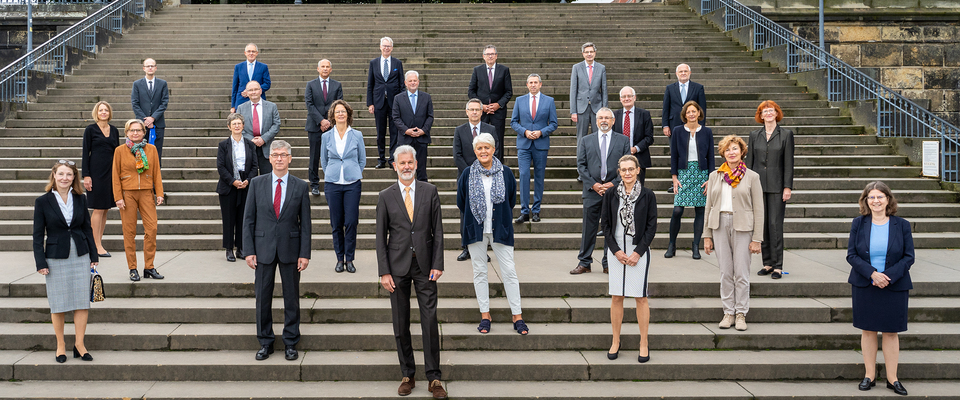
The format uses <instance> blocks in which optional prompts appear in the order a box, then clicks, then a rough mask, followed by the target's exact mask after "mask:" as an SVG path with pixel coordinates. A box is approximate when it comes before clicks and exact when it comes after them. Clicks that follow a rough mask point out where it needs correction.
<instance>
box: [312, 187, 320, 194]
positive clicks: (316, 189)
mask: <svg viewBox="0 0 960 400" xmlns="http://www.w3.org/2000/svg"><path fill="white" fill-rule="evenodd" d="M310 194H312V195H314V196H319V195H320V188H313V189H310Z"/></svg>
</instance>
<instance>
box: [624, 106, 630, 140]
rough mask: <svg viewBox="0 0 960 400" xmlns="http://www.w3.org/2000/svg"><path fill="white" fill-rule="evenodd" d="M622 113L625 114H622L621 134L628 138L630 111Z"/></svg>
mask: <svg viewBox="0 0 960 400" xmlns="http://www.w3.org/2000/svg"><path fill="white" fill-rule="evenodd" d="M624 114H626V115H624V116H623V135H624V136H626V137H627V138H628V139H629V138H630V111H627V112H626V113H624Z"/></svg>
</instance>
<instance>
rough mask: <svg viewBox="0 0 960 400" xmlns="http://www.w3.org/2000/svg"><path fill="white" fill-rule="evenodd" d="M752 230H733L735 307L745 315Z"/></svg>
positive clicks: (748, 307) (748, 294) (748, 295)
mask: <svg viewBox="0 0 960 400" xmlns="http://www.w3.org/2000/svg"><path fill="white" fill-rule="evenodd" d="M752 236H753V231H750V232H738V231H734V232H733V279H734V283H735V285H736V286H735V293H734V298H735V299H736V304H735V306H734V307H735V309H736V311H737V312H738V313H741V314H743V315H747V312H749V311H750V258H751V257H750V242H751V241H752V239H751V238H752Z"/></svg>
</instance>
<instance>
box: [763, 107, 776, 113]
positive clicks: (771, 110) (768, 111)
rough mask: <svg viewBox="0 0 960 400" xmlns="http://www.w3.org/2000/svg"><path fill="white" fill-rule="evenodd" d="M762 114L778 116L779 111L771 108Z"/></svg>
mask: <svg viewBox="0 0 960 400" xmlns="http://www.w3.org/2000/svg"><path fill="white" fill-rule="evenodd" d="M762 112H763V113H764V114H776V113H777V110H774V109H772V108H770V109H766V110H763V111H762Z"/></svg>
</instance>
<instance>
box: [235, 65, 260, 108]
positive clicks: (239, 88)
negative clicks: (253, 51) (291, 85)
mask: <svg viewBox="0 0 960 400" xmlns="http://www.w3.org/2000/svg"><path fill="white" fill-rule="evenodd" d="M252 80H253V81H257V82H259V83H260V89H261V90H263V92H262V93H260V97H263V98H266V97H267V91H268V90H270V68H268V67H267V64H264V63H262V62H260V61H256V64H254V65H253V79H250V76H249V75H247V62H246V61H244V62H242V63H239V64H237V65H236V66H234V67H233V89H232V90H231V91H230V107H231V108H237V106H239V105H241V104H243V103H245V102H247V101H250V99H248V98H246V97H243V95H241V94H240V92H243V91H244V90H246V89H247V83H248V82H250V81H252Z"/></svg>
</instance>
